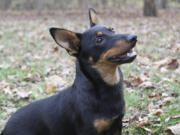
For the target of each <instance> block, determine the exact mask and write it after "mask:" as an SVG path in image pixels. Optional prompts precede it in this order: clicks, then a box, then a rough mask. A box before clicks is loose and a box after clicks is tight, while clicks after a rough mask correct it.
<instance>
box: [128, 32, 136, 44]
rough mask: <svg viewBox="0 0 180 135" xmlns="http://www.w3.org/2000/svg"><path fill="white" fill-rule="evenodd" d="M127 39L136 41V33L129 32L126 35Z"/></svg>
mask: <svg viewBox="0 0 180 135" xmlns="http://www.w3.org/2000/svg"><path fill="white" fill-rule="evenodd" d="M127 40H128V42H130V43H131V42H134V41H137V36H136V35H133V34H130V35H128V37H127Z"/></svg>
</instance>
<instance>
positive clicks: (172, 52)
mask: <svg viewBox="0 0 180 135" xmlns="http://www.w3.org/2000/svg"><path fill="white" fill-rule="evenodd" d="M175 15H176V16H175ZM0 16H1V19H0V131H1V130H2V129H3V127H4V125H5V123H6V122H7V120H8V118H9V117H10V115H12V114H13V113H14V112H15V111H16V110H17V109H18V108H20V107H22V106H24V105H25V104H28V103H30V102H33V101H35V100H38V99H42V98H45V97H48V96H51V95H53V94H55V93H57V92H59V91H60V90H61V89H63V88H65V87H68V86H70V85H71V84H72V82H73V80H74V75H75V69H74V61H75V59H74V58H73V57H70V56H68V54H67V53H66V52H65V51H64V50H63V49H61V48H59V47H58V46H57V45H56V44H55V42H54V41H53V40H52V38H51V37H50V34H49V31H48V30H49V28H50V27H61V28H66V29H69V30H72V31H76V32H83V31H84V30H85V29H87V28H89V22H88V16H87V11H86V10H84V11H79V10H78V9H76V10H70V11H63V12H62V11H56V12H44V13H36V12H33V11H32V12H15V11H14V12H12V11H8V12H6V13H5V12H1V13H0ZM99 16H100V18H101V19H100V23H101V24H105V25H107V26H112V27H113V28H114V29H115V31H116V33H132V34H136V35H137V36H138V42H137V46H136V48H135V50H136V52H137V54H138V56H137V59H136V60H135V61H134V62H133V63H131V64H126V65H122V66H121V69H122V71H123V73H124V83H125V98H126V115H125V118H124V129H123V132H124V134H126V135H146V134H149V135H151V134H154V135H165V134H167V132H166V129H167V128H168V127H169V126H173V125H176V124H178V123H180V116H179V115H180V65H179V63H180V61H179V58H180V38H179V37H180V23H179V22H180V10H176V9H173V10H166V11H160V14H159V17H157V18H151V17H148V18H146V17H143V16H142V15H141V11H140V10H137V9H133V10H132V11H131V10H129V11H127V10H126V9H113V10H112V9H108V10H106V11H105V12H104V10H99ZM112 98H113V97H112Z"/></svg>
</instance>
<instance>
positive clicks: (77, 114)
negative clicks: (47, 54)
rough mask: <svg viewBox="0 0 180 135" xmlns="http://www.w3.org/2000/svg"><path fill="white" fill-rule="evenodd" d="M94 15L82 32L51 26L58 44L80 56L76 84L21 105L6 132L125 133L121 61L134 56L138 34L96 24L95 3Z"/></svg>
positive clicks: (47, 134) (91, 13)
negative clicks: (119, 31)
mask: <svg viewBox="0 0 180 135" xmlns="http://www.w3.org/2000/svg"><path fill="white" fill-rule="evenodd" d="M89 18H90V25H91V28H90V29H88V30H86V31H85V32H84V33H82V34H81V33H75V32H72V31H69V30H65V29H60V28H51V29H50V33H51V35H52V37H53V39H54V40H55V41H56V43H57V44H58V45H60V46H61V47H63V48H65V49H66V50H67V52H68V53H69V54H70V55H71V56H74V57H76V58H77V60H76V78H75V81H74V83H73V85H72V86H71V87H69V88H67V89H65V90H64V91H62V92H60V93H59V94H57V95H54V96H52V97H49V98H47V99H43V100H40V101H37V102H34V103H31V104H29V105H27V106H25V107H23V108H21V109H20V110H18V111H17V112H16V113H15V114H14V115H13V116H12V117H11V118H10V119H9V121H8V123H7V125H6V127H5V129H4V131H3V133H2V134H1V135H121V134H122V133H121V132H122V118H123V116H124V110H125V102H124V95H123V76H122V73H121V70H120V68H119V67H118V66H119V65H120V64H124V63H129V62H132V61H133V60H134V59H135V57H136V53H135V52H133V51H132V48H133V47H134V46H135V44H136V41H137V37H136V36H135V35H130V34H115V31H114V30H113V29H112V28H111V27H106V26H103V25H99V24H97V21H96V12H95V10H94V9H92V8H90V9H89Z"/></svg>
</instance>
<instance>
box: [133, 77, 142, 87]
mask: <svg viewBox="0 0 180 135" xmlns="http://www.w3.org/2000/svg"><path fill="white" fill-rule="evenodd" d="M142 82H143V80H142V79H141V78H140V77H134V78H133V79H132V81H131V84H132V85H133V86H139V85H140V84H141V83H142Z"/></svg>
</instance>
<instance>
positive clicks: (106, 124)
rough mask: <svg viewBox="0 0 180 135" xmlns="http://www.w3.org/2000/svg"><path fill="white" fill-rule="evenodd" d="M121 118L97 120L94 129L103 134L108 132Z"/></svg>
mask: <svg viewBox="0 0 180 135" xmlns="http://www.w3.org/2000/svg"><path fill="white" fill-rule="evenodd" d="M118 117H119V116H118V115H117V116H115V117H113V118H112V119H96V120H95V121H94V127H95V128H96V130H97V131H98V133H101V132H103V131H106V130H108V129H109V128H110V127H111V125H112V124H113V122H114V121H115V120H116V119H117V118H118Z"/></svg>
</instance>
